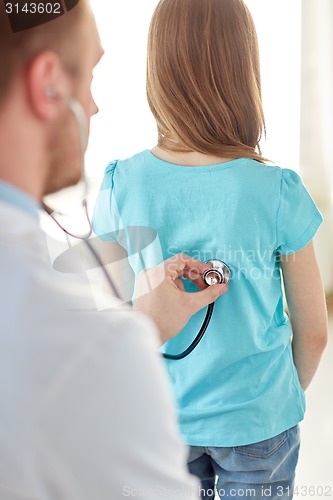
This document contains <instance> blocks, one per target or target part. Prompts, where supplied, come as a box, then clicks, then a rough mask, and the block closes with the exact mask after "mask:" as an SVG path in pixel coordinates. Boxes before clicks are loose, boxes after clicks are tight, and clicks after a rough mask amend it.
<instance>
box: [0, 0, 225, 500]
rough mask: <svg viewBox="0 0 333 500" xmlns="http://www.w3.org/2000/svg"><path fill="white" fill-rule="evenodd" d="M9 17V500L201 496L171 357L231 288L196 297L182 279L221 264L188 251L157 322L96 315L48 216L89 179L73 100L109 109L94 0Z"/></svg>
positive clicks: (153, 306)
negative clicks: (57, 248) (101, 96)
mask: <svg viewBox="0 0 333 500" xmlns="http://www.w3.org/2000/svg"><path fill="white" fill-rule="evenodd" d="M50 3H52V2H50ZM67 3H68V2H67ZM67 3H66V4H67ZM21 4H22V5H23V4H24V2H21V3H20V2H19V3H17V2H16V3H15V5H14V3H13V7H15V8H16V5H18V10H19V9H20V8H21ZM7 5H8V4H7ZM28 5H29V3H28ZM0 9H1V11H0V220H1V224H0V256H1V260H0V276H1V281H0V299H1V315H0V367H1V368H0V373H1V376H0V423H1V425H0V497H1V499H4V500H5V499H8V500H9V499H10V500H18V499H23V498H27V499H28V498H31V499H34V500H39V499H40V500H41V499H43V500H49V499H60V498H61V499H63V500H76V499H77V500H88V499H89V500H92V499H94V500H119V499H121V498H124V497H125V498H126V497H140V498H144V499H146V500H157V499H160V498H161V499H162V498H163V499H164V500H165V499H178V498H179V499H180V498H198V491H197V483H196V481H195V480H194V479H193V478H192V477H191V476H189V475H188V473H187V468H186V453H187V450H186V448H185V447H184V446H183V443H182V441H181V439H180V438H179V435H178V431H177V424H176V417H175V411H174V407H173V401H172V397H171V395H170V390H169V386H168V382H167V378H166V374H165V372H164V368H163V366H162V363H161V361H160V359H159V356H158V354H157V350H158V345H159V343H160V342H164V341H165V340H167V339H168V338H170V337H172V336H174V335H176V334H177V332H178V331H180V330H181V328H182V327H183V326H184V325H185V324H186V322H187V321H188V319H189V318H190V317H191V315H192V314H194V313H195V312H196V311H198V310H199V309H201V308H203V307H204V306H206V305H207V304H209V303H210V302H213V301H214V300H215V299H216V298H217V297H218V296H219V295H221V294H222V293H224V292H225V291H226V288H225V287H224V286H222V285H217V286H215V287H211V288H210V289H207V290H203V291H201V292H198V293H197V294H194V295H193V294H186V293H185V292H184V291H183V290H182V289H181V285H180V280H179V277H180V276H184V277H188V278H191V279H193V280H195V281H196V282H197V283H198V284H199V285H200V279H199V278H198V275H199V273H202V272H203V271H204V270H205V269H206V267H207V266H204V265H203V264H201V263H199V262H196V261H194V260H192V259H190V258H188V257H186V256H176V257H175V258H174V259H173V260H172V261H171V262H170V261H167V262H165V263H163V264H162V265H161V266H160V267H159V268H157V269H153V270H151V271H149V272H150V273H151V274H152V275H153V276H152V278H153V277H154V274H160V272H161V270H163V271H164V272H165V278H164V280H163V281H162V283H161V284H160V285H159V286H158V287H157V288H156V289H155V290H154V291H153V292H151V293H150V294H148V295H146V296H144V297H141V298H140V299H139V300H138V302H137V303H136V305H135V308H136V309H137V310H138V311H141V313H148V314H150V316H151V317H152V319H153V321H152V320H151V319H148V317H147V316H145V315H141V314H138V313H129V312H128V313H125V312H123V311H122V312H120V311H119V312H115V311H112V312H103V313H97V312H93V311H92V305H91V299H90V295H89V289H88V287H87V290H85V289H84V288H82V286H78V284H77V283H75V282H74V281H72V280H70V279H69V278H65V277H64V276H63V275H60V274H57V273H56V272H55V271H53V270H52V268H51V265H50V261H49V257H48V253H47V248H46V243H45V235H44V234H43V232H42V231H41V229H40V228H39V224H38V210H39V208H40V202H41V200H42V198H43V197H44V196H45V195H46V194H49V193H53V192H56V191H57V190H59V189H61V188H63V187H65V186H70V185H73V184H75V183H77V182H78V181H79V179H80V176H81V171H80V169H81V166H80V165H81V161H80V160H81V158H80V156H81V152H80V144H79V140H78V129H77V124H76V122H75V120H74V118H73V114H72V112H71V111H70V109H69V105H68V102H69V98H72V99H75V100H76V101H78V102H79V103H80V104H81V105H82V106H83V108H84V111H85V114H86V115H87V117H89V118H90V117H91V116H92V115H93V114H95V113H96V112H97V111H98V110H97V107H96V105H95V103H94V101H93V98H92V96H91V92H90V85H91V80H92V70H93V68H94V66H95V65H96V63H97V62H98V60H99V59H100V57H101V55H102V48H101V46H100V41H99V37H98V33H97V29H96V26H95V22H94V19H93V16H92V14H91V12H90V10H89V7H88V5H87V3H86V1H85V0H81V1H80V2H79V4H78V5H77V6H76V7H75V8H73V9H72V10H71V11H70V12H68V13H67V14H65V15H63V16H62V17H60V18H58V19H56V20H53V21H51V22H50V23H48V24H41V22H40V21H39V19H38V20H37V21H36V23H35V24H39V26H37V27H34V28H32V29H26V30H21V31H18V32H17V33H15V34H13V32H12V30H11V26H10V24H9V20H8V16H7V15H6V13H5V10H4V9H5V7H4V2H1V4H0ZM32 15H34V16H36V15H37V14H30V18H31V16H32ZM16 17H17V21H18V22H20V23H23V25H24V23H26V27H28V24H27V23H29V17H28V14H27V13H26V12H22V13H21V12H18V13H17V16H16ZM35 19H36V18H35ZM87 119H88V118H87ZM157 331H159V334H160V339H158V335H157Z"/></svg>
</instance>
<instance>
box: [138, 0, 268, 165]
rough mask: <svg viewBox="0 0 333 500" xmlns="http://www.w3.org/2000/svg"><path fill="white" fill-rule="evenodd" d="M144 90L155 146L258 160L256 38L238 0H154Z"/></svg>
mask: <svg viewBox="0 0 333 500" xmlns="http://www.w3.org/2000/svg"><path fill="white" fill-rule="evenodd" d="M147 97H148V102H149V105H150V109H151V111H152V113H153V115H154V117H155V119H156V122H157V127H158V133H159V145H160V146H161V147H162V148H163V147H165V148H167V149H169V150H172V151H178V152H179V151H188V150H190V151H198V152H201V153H204V154H212V155H215V156H221V157H226V158H237V157H248V158H254V159H256V160H259V161H262V162H263V161H265V160H264V158H263V157H262V156H261V152H260V147H259V141H260V139H261V137H262V134H263V132H264V131H265V121H264V114H263V109H262V101H261V81H260V62H259V48H258V40H257V34H256V30H255V26H254V22H253V19H252V16H251V14H250V12H249V10H248V8H247V7H246V5H245V4H244V2H243V0H161V1H160V2H159V4H158V6H157V8H156V10H155V12H154V15H153V18H152V21H151V25H150V30H149V37H148V59H147Z"/></svg>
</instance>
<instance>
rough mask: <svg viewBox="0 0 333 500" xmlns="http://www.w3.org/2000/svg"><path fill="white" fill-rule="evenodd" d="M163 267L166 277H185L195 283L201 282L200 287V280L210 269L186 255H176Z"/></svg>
mask: <svg viewBox="0 0 333 500" xmlns="http://www.w3.org/2000/svg"><path fill="white" fill-rule="evenodd" d="M163 265H164V270H165V274H166V276H168V277H170V278H172V279H176V278H179V277H180V276H183V277H184V278H186V279H190V280H191V281H193V282H195V281H196V280H199V283H200V285H202V282H201V279H200V278H201V275H202V274H203V273H204V272H205V271H207V269H209V267H210V266H209V265H207V264H205V263H203V262H200V261H198V260H196V259H193V258H192V257H189V256H188V255H186V254H177V255H174V256H173V257H170V258H169V259H167V260H166V261H165V262H164V263H163ZM200 288H201V286H200Z"/></svg>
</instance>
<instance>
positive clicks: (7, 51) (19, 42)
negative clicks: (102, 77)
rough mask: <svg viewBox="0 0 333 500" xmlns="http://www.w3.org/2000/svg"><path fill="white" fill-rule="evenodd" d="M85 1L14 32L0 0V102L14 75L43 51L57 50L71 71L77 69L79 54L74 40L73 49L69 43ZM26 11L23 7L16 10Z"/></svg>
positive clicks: (73, 72) (82, 0) (76, 71)
mask: <svg viewBox="0 0 333 500" xmlns="http://www.w3.org/2000/svg"><path fill="white" fill-rule="evenodd" d="M85 3H86V1H85V0H80V2H79V4H78V5H77V6H76V7H75V8H73V9H72V10H71V11H69V12H67V13H66V14H64V15H62V16H61V17H59V18H57V19H54V20H52V21H50V22H49V23H47V24H42V25H39V26H37V27H33V28H30V29H26V30H23V31H19V32H17V33H13V32H12V28H11V25H10V22H9V19H8V16H7V15H6V13H5V10H4V6H3V2H0V106H1V105H2V104H3V101H4V100H5V98H6V94H7V92H8V90H9V88H10V85H11V83H12V81H13V79H14V78H15V75H17V74H18V73H19V72H20V71H22V70H24V68H25V67H27V66H28V65H29V63H30V62H31V61H32V60H33V59H34V57H36V56H37V55H38V54H39V53H41V52H43V51H47V50H52V51H54V52H56V53H58V54H59V55H60V56H61V59H62V61H63V63H64V65H65V67H66V69H67V70H68V71H69V72H70V73H72V74H73V75H75V74H76V73H78V71H79V64H78V61H79V60H80V58H79V57H77V54H75V44H74V50H69V47H70V44H71V43H72V45H73V37H74V36H75V33H76V27H77V26H79V22H80V20H81V18H82V17H83V15H82V13H83V10H84V6H85ZM26 15H27V14H26V13H25V12H24V11H22V12H21V14H18V16H26ZM23 21H24V20H23ZM18 22H19V19H18ZM22 24H23V23H22Z"/></svg>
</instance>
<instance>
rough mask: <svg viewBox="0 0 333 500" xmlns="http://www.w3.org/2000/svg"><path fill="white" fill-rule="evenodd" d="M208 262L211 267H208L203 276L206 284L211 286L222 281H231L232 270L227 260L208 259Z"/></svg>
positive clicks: (226, 282)
mask: <svg viewBox="0 0 333 500" xmlns="http://www.w3.org/2000/svg"><path fill="white" fill-rule="evenodd" d="M206 264H208V265H209V266H211V269H207V271H205V272H204V273H203V276H202V277H203V279H204V282H205V283H206V285H208V286H211V285H217V284H221V283H225V284H226V285H227V284H228V283H229V281H230V276H231V271H230V268H229V266H227V264H226V263H225V262H223V261H222V260H218V259H213V260H207V262H206Z"/></svg>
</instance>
